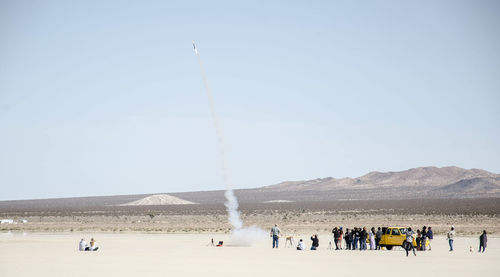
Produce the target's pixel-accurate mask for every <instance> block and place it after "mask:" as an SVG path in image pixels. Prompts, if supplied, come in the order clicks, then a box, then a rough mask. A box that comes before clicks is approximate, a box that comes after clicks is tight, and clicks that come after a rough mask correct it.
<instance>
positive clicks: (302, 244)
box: [297, 239, 306, 250]
mask: <svg viewBox="0 0 500 277" xmlns="http://www.w3.org/2000/svg"><path fill="white" fill-rule="evenodd" d="M305 248H306V247H305V246H304V242H303V241H302V239H300V241H299V244H298V245H297V250H304V249H305Z"/></svg>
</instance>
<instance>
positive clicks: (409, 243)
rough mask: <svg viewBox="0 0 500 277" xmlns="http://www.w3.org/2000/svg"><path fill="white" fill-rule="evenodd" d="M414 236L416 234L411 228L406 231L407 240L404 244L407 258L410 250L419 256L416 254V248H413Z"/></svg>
mask: <svg viewBox="0 0 500 277" xmlns="http://www.w3.org/2000/svg"><path fill="white" fill-rule="evenodd" d="M413 234H415V233H414V232H413V231H412V230H411V228H410V227H408V230H407V231H406V240H405V241H404V242H403V245H404V249H405V250H406V257H408V253H409V252H410V250H413V255H415V256H417V254H416V253H415V247H413Z"/></svg>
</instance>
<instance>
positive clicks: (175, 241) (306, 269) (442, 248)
mask: <svg viewBox="0 0 500 277" xmlns="http://www.w3.org/2000/svg"><path fill="white" fill-rule="evenodd" d="M91 236H92V237H94V238H95V239H96V240H97V241H98V244H99V246H100V248H101V249H100V250H99V251H97V252H79V251H78V242H79V240H80V238H82V237H84V238H86V240H87V241H88V240H89V239H90V237H91ZM212 237H213V238H214V240H216V241H218V240H224V242H225V244H227V246H224V247H221V248H219V247H211V246H207V243H209V242H210V239H211V238H212ZM299 237H302V238H303V239H305V241H306V245H308V246H310V240H309V236H297V237H296V239H298V238H299ZM329 240H330V236H328V235H320V249H319V250H317V251H310V250H307V251H297V250H294V249H293V248H284V247H283V245H281V247H280V248H279V249H272V248H271V247H270V245H271V240H270V239H268V240H264V241H260V242H258V243H257V244H256V245H254V246H251V247H236V246H231V245H230V244H231V242H230V239H229V236H227V235H222V234H213V235H211V234H137V233H135V234H132V233H129V234H109V233H46V234H43V233H33V234H26V233H25V234H22V233H14V234H13V233H0V276H41V277H43V276H121V277H124V276H333V275H339V276H360V275H371V276H385V277H387V276H401V275H405V276H423V275H428V276H438V275H440V276H469V277H470V276H482V277H484V276H500V263H499V262H498V261H500V238H493V237H490V238H489V242H488V244H489V246H488V248H487V251H486V252H485V253H484V254H480V253H476V252H475V251H474V252H472V253H471V252H469V247H470V246H473V247H474V249H477V247H478V245H477V242H478V239H477V238H476V237H458V238H457V239H456V240H455V249H456V250H455V251H454V252H449V251H448V246H447V241H446V240H445V238H444V237H436V238H435V239H434V241H433V250H432V251H426V252H417V256H416V257H413V256H410V257H406V256H405V252H404V251H402V250H401V249H397V250H392V251H369V250H368V251H347V250H341V251H334V250H328V249H327V248H328V242H329ZM281 243H282V244H283V243H284V239H282V240H281Z"/></svg>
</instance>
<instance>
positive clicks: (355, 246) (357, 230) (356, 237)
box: [352, 227, 361, 250]
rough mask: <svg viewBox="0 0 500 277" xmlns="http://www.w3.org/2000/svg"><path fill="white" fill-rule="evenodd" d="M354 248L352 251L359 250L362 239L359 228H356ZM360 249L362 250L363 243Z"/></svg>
mask: <svg viewBox="0 0 500 277" xmlns="http://www.w3.org/2000/svg"><path fill="white" fill-rule="evenodd" d="M354 230H355V231H354V247H353V248H352V250H356V249H358V242H359V241H360V238H361V231H360V230H359V228H358V227H356V228H354ZM359 247H360V248H361V242H359Z"/></svg>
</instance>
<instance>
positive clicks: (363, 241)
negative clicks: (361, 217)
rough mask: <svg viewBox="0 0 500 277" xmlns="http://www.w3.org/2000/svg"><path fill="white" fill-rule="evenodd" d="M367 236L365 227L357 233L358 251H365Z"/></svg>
mask: <svg viewBox="0 0 500 277" xmlns="http://www.w3.org/2000/svg"><path fill="white" fill-rule="evenodd" d="M367 236H368V232H367V231H366V227H363V230H361V232H360V233H359V250H366V237H367Z"/></svg>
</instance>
